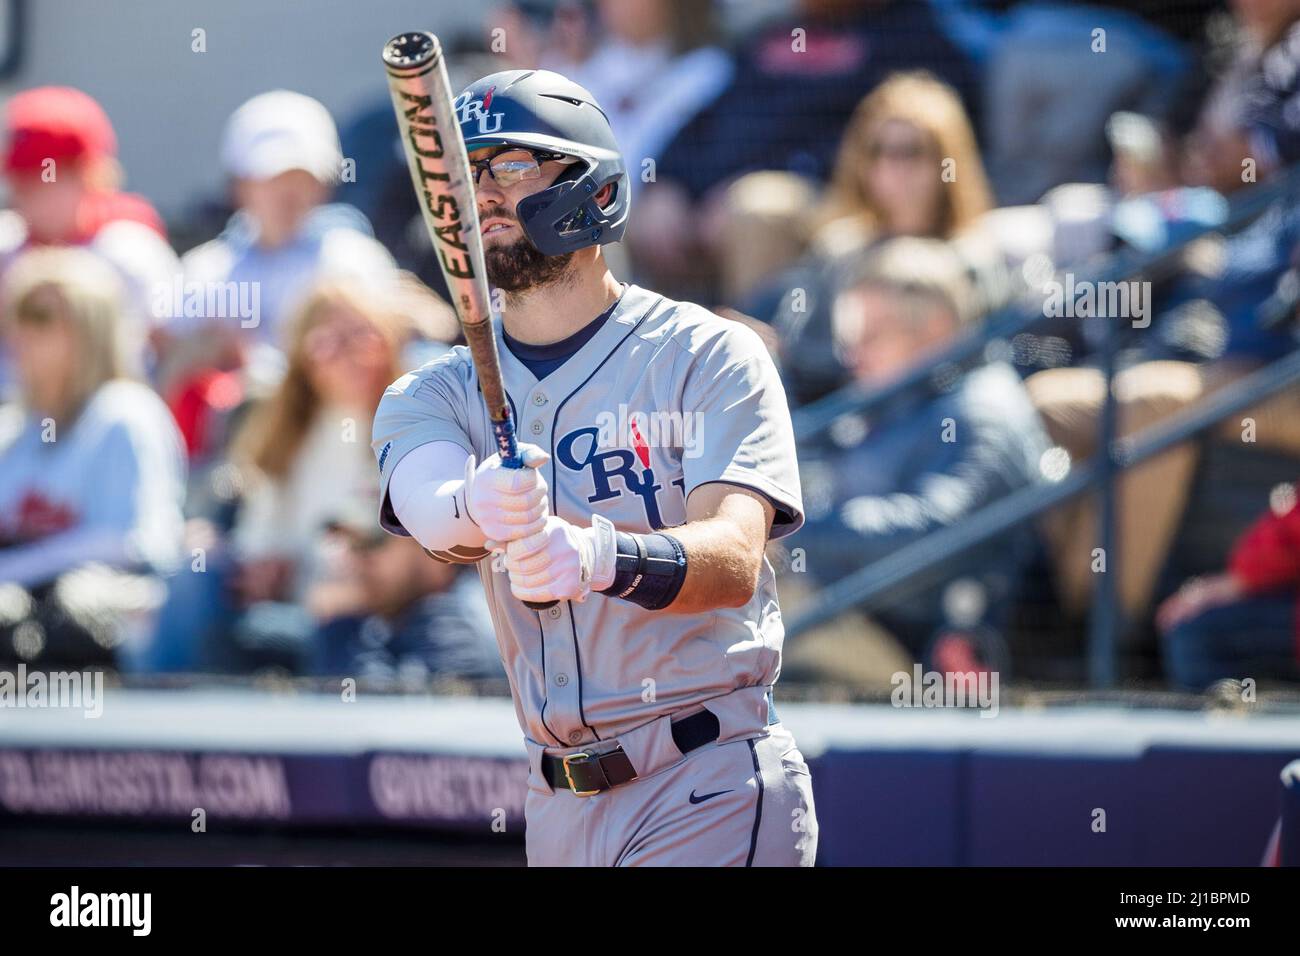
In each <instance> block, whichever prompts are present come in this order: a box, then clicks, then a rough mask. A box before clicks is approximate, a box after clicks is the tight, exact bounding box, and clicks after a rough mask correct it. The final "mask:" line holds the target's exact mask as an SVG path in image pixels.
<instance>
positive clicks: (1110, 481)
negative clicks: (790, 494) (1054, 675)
mask: <svg viewBox="0 0 1300 956" xmlns="http://www.w3.org/2000/svg"><path fill="white" fill-rule="evenodd" d="M1298 193H1300V166H1296V167H1293V168H1292V169H1290V170H1288V171H1287V172H1286V173H1285V174H1284V175H1282V176H1280V177H1279V178H1278V179H1276V180H1274V181H1271V182H1269V183H1266V184H1261V185H1259V186H1256V187H1254V188H1252V189H1251V190H1250V191H1249V192H1248V193H1246V194H1244V195H1243V196H1241V197H1240V198H1239V199H1237V200H1235V201H1234V202H1233V204H1232V206H1231V207H1230V210H1229V213H1228V216H1227V218H1226V219H1225V221H1224V222H1223V223H1221V224H1219V225H1216V226H1213V227H1207V228H1204V229H1202V230H1199V231H1197V232H1196V233H1195V234H1193V235H1189V236H1187V237H1185V238H1184V239H1182V240H1181V241H1179V242H1178V243H1176V244H1174V245H1171V246H1169V247H1167V248H1165V249H1162V250H1159V251H1157V252H1155V253H1138V252H1135V251H1125V252H1122V253H1118V254H1116V255H1114V256H1113V257H1111V259H1110V261H1108V262H1107V264H1106V265H1105V266H1103V267H1102V268H1101V269H1100V270H1098V272H1097V274H1096V277H1095V279H1094V280H1093V281H1096V282H1120V281H1131V280H1133V279H1135V278H1137V277H1139V276H1147V277H1160V276H1163V275H1168V274H1170V272H1171V271H1173V270H1174V269H1176V268H1177V267H1178V263H1179V260H1180V256H1181V253H1182V251H1183V250H1184V249H1185V248H1186V247H1187V246H1188V245H1189V244H1190V243H1192V242H1194V241H1196V240H1197V239H1200V238H1203V237H1205V236H1209V235H1214V234H1230V233H1233V232H1237V231H1240V230H1241V229H1243V228H1244V227H1245V226H1247V225H1249V224H1250V223H1251V222H1253V221H1254V220H1255V219H1256V218H1258V217H1259V216H1260V215H1261V214H1262V213H1264V212H1265V211H1266V210H1267V209H1268V208H1270V207H1271V206H1272V205H1274V204H1275V203H1278V202H1280V201H1282V200H1284V199H1288V198H1289V199H1292V200H1295V198H1296V196H1297V194H1298ZM1044 321H1046V316H1045V315H1043V314H1042V312H1041V310H1039V311H1031V310H1028V309H1023V308H1020V309H1006V310H1002V311H1001V312H999V313H998V314H997V315H995V316H994V317H993V318H992V319H990V321H988V322H986V323H985V324H984V325H983V326H982V327H980V328H978V329H974V330H972V331H971V332H970V333H967V334H966V335H965V336H963V337H962V338H961V339H959V340H958V341H956V342H954V343H953V344H952V345H951V346H950V347H949V348H948V349H946V350H944V351H943V352H942V353H941V354H940V355H938V356H936V357H935V358H934V359H932V360H931V361H929V362H927V363H925V364H924V365H922V366H920V367H917V368H915V369H913V370H911V371H910V372H909V373H907V374H906V375H905V376H904V377H902V378H901V379H900V380H898V381H897V382H895V383H892V384H890V385H888V386H885V387H883V388H878V389H874V390H871V391H867V390H864V389H861V388H859V387H857V386H854V385H849V386H846V387H845V388H842V389H840V390H839V391H837V392H835V393H833V394H831V395H829V396H827V397H826V398H824V399H822V400H820V401H818V402H816V403H814V404H812V405H809V406H807V407H806V408H804V409H801V410H799V411H798V412H796V413H795V414H794V416H793V417H794V425H795V434H796V437H797V439H798V440H800V441H806V440H808V439H811V438H815V437H817V436H819V435H820V434H821V433H822V432H824V431H825V430H826V429H828V428H829V427H830V426H831V425H832V424H833V423H834V422H835V421H836V420H837V419H839V418H840V417H841V416H844V415H850V414H864V413H868V412H870V411H872V410H873V409H877V408H880V407H882V406H884V405H885V404H887V403H889V402H891V401H893V400H894V399H895V398H897V397H899V396H901V395H903V394H906V393H909V392H912V391H915V390H919V389H928V388H931V387H932V383H933V382H935V381H936V380H938V379H940V378H941V377H948V376H947V375H946V374H945V372H946V370H949V369H952V368H954V367H957V368H961V367H962V366H963V365H964V364H965V363H969V362H970V361H972V360H973V359H976V358H978V357H979V356H980V355H981V354H983V353H984V352H985V350H986V349H988V348H989V347H990V345H992V344H993V343H995V342H997V341H998V340H1009V339H1010V338H1012V337H1013V336H1015V335H1018V334H1021V333H1023V332H1027V331H1030V330H1032V329H1033V328H1034V327H1035V326H1037V325H1038V324H1039V323H1041V322H1044ZM1104 327H1105V333H1104V336H1103V340H1102V342H1101V343H1100V345H1101V348H1100V352H1099V357H1100V359H1101V369H1100V370H1101V372H1102V375H1103V377H1104V378H1105V381H1106V390H1105V395H1106V400H1105V403H1104V406H1103V410H1102V415H1101V418H1100V422H1099V439H1098V442H1097V447H1098V449H1099V451H1098V453H1097V454H1096V455H1094V456H1093V458H1092V459H1090V460H1089V461H1087V462H1084V463H1082V464H1077V465H1075V466H1074V467H1072V468H1071V470H1070V471H1069V472H1068V473H1067V474H1066V475H1065V476H1064V477H1063V478H1061V479H1060V480H1058V481H1055V482H1052V483H1050V484H1045V485H1033V486H1030V487H1027V488H1023V489H1020V490H1019V491H1016V492H1013V493H1012V494H1010V495H1007V496H1006V497H1005V498H1002V499H1000V500H998V501H995V502H992V503H990V504H988V505H986V506H985V507H984V508H982V509H980V510H979V511H978V512H976V513H975V514H973V515H971V516H970V517H968V518H967V519H965V520H964V521H962V522H961V523H959V524H956V525H953V526H950V527H947V528H943V529H940V530H938V531H935V532H933V533H931V534H929V535H926V536H925V537H924V538H922V539H920V540H917V541H914V542H912V543H911V544H908V545H906V546H904V547H903V548H900V549H899V550H898V551H897V552H896V553H894V554H892V555H891V556H890V557H888V558H885V559H882V560H879V561H876V562H874V563H872V564H870V565H867V566H865V567H863V568H860V569H858V570H857V571H855V572H853V573H851V574H849V575H848V576H846V577H844V578H841V579H840V580H839V581H836V582H835V583H833V584H830V585H828V586H826V587H824V588H821V589H820V590H819V591H817V593H816V600H815V601H814V602H812V603H811V606H810V607H809V609H808V610H806V611H804V612H803V613H801V614H799V615H797V616H795V617H794V618H792V619H791V621H790V622H789V624H788V625H787V628H786V633H787V636H790V637H795V636H798V635H799V634H801V633H804V632H806V631H808V630H811V629H812V628H814V627H817V626H819V625H821V624H824V623H826V622H828V621H830V620H833V619H834V618H836V617H838V616H839V615H840V614H842V613H844V612H846V611H849V610H855V609H856V610H860V611H864V612H869V611H872V610H876V609H879V608H881V607H882V606H884V605H885V604H886V603H887V602H896V601H899V600H903V599H906V598H907V597H908V596H910V595H912V594H914V593H915V592H917V591H920V590H922V589H924V588H926V587H928V586H931V585H933V584H935V583H936V580H937V579H939V578H941V577H942V575H943V573H944V569H943V567H942V565H944V564H946V563H947V562H948V561H949V560H950V559H952V558H953V557H954V556H958V555H960V554H962V553H964V552H966V551H969V550H970V549H972V548H975V547H977V546H979V545H981V544H983V543H985V542H988V541H990V540H991V539H993V538H996V537H997V536H999V535H1001V534H1004V533H1006V532H1008V531H1011V530H1013V529H1014V528H1016V527H1018V526H1020V525H1022V524H1024V523H1026V522H1028V521H1031V520H1033V519H1034V518H1036V517H1038V516H1040V515H1041V514H1043V512H1045V511H1047V510H1048V509H1050V508H1053V507H1056V506H1058V505H1060V504H1062V503H1064V502H1066V501H1068V500H1069V499H1071V498H1074V497H1076V496H1078V495H1080V494H1083V493H1085V492H1087V491H1089V490H1092V489H1097V490H1098V491H1099V492H1100V496H1101V508H1100V513H1099V522H1100V528H1099V531H1100V534H1099V539H1100V541H1099V543H1100V545H1101V547H1102V548H1103V549H1105V551H1104V553H1105V554H1106V555H1107V559H1108V563H1107V571H1106V573H1105V574H1100V575H1098V578H1099V579H1100V580H1099V581H1098V585H1099V586H1098V588H1097V591H1096V593H1095V594H1094V600H1093V603H1092V615H1091V618H1090V621H1089V635H1088V672H1089V680H1090V683H1091V684H1092V685H1093V686H1094V687H1098V688H1106V687H1111V686H1113V685H1114V683H1115V678H1116V650H1115V648H1116V640H1117V635H1118V633H1119V630H1120V627H1121V614H1120V608H1119V602H1118V600H1117V598H1116V594H1115V589H1114V586H1113V580H1114V575H1115V573H1116V572H1117V569H1118V565H1117V561H1116V560H1115V559H1116V557H1117V548H1116V544H1117V537H1118V535H1117V528H1116V517H1117V507H1116V501H1115V481H1116V478H1117V476H1118V475H1119V473H1120V472H1122V471H1124V470H1126V469H1128V468H1131V467H1134V466H1135V465H1138V464H1141V463H1142V462H1144V461H1146V460H1148V459H1150V458H1152V457H1154V456H1155V455H1158V454H1160V453H1161V452H1163V451H1166V450H1168V449H1169V448H1171V447H1173V446H1175V445H1177V444H1180V443H1182V442H1185V441H1188V440H1190V439H1192V438H1195V437H1196V436H1198V435H1200V434H1201V433H1203V432H1205V431H1207V430H1208V429H1210V428H1212V427H1214V426H1215V425H1216V424H1217V423H1218V422H1220V421H1222V420H1223V419H1224V418H1226V417H1227V416H1229V415H1232V414H1234V413H1235V412H1238V411H1241V410H1243V409H1246V408H1249V407H1251V406H1253V405H1255V404H1256V403H1258V402H1260V401H1261V400H1263V399H1265V398H1268V397H1269V396H1271V395H1273V394H1276V393H1277V392H1279V391H1281V390H1282V389H1284V388H1287V387H1289V386H1292V385H1296V384H1297V383H1300V351H1296V352H1292V353H1290V354H1288V355H1287V356H1286V357H1285V358H1282V359H1280V360H1278V361H1276V362H1274V363H1272V364H1271V365H1269V366H1267V367H1265V368H1262V369H1260V370H1258V371H1257V372H1255V373H1253V374H1252V375H1250V376H1248V377H1246V378H1244V379H1242V380H1240V381H1238V382H1236V383H1234V384H1233V385H1231V386H1228V387H1226V388H1224V389H1222V390H1220V391H1218V392H1215V393H1214V394H1212V395H1210V396H1209V397H1208V398H1206V399H1204V400H1202V401H1201V402H1199V403H1198V404H1196V405H1194V406H1192V407H1189V408H1186V409H1183V410H1182V411H1181V412H1179V413H1178V414H1176V415H1174V416H1172V417H1171V418H1169V419H1167V420H1166V421H1164V422H1161V423H1159V424H1157V425H1155V426H1152V427H1151V428H1148V429H1146V430H1144V431H1143V432H1141V433H1140V434H1138V435H1133V436H1129V437H1127V438H1122V439H1121V438H1117V436H1116V411H1117V403H1116V400H1115V396H1114V389H1113V388H1112V384H1113V379H1114V375H1115V356H1116V352H1117V350H1118V339H1119V329H1118V327H1117V323H1115V322H1106V323H1104Z"/></svg>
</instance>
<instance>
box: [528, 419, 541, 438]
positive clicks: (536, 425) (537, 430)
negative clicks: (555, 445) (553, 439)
mask: <svg viewBox="0 0 1300 956" xmlns="http://www.w3.org/2000/svg"><path fill="white" fill-rule="evenodd" d="M529 428H530V429H531V431H532V433H533V434H534V435H540V434H541V433H542V423H541V422H540V421H535V422H533V423H532V425H530V426H529Z"/></svg>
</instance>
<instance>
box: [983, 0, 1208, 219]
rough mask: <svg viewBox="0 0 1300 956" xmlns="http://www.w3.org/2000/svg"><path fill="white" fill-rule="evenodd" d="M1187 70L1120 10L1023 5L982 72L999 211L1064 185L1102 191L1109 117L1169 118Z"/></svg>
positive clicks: (1173, 51) (1157, 35) (1178, 54)
mask: <svg viewBox="0 0 1300 956" xmlns="http://www.w3.org/2000/svg"><path fill="white" fill-rule="evenodd" d="M1188 67H1189V57H1188V55H1187V53H1186V51H1185V50H1184V49H1183V48H1182V47H1181V45H1179V44H1178V43H1177V42H1176V41H1175V40H1174V39H1173V38H1171V37H1170V36H1168V35H1167V34H1165V33H1164V32H1163V31H1161V30H1159V29H1157V28H1155V27H1153V26H1151V25H1150V24H1149V23H1146V22H1144V21H1143V20H1141V19H1139V18H1138V17H1137V16H1136V15H1134V14H1132V13H1129V12H1123V11H1119V10H1107V9H1099V8H1098V7H1095V6H1089V5H1085V4H1077V5H1076V4H1064V3H1026V4H1023V5H1019V6H1017V7H1016V8H1015V9H1014V10H1013V11H1012V12H1011V13H1009V14H1008V16H1007V19H1006V22H1005V23H1004V24H1003V32H1002V34H1001V36H1000V38H999V40H998V42H997V44H996V47H995V49H994V52H993V56H992V59H991V61H990V63H989V65H988V72H987V76H986V86H985V103H986V107H985V110H984V115H985V116H986V117H987V124H986V136H985V139H986V143H987V157H988V163H989V169H990V170H991V171H992V174H993V178H994V181H995V183H996V189H997V194H998V198H999V200H1000V202H1001V203H1003V204H1005V205H1019V204H1023V203H1032V202H1035V201H1037V200H1038V199H1039V198H1040V197H1041V196H1042V195H1043V194H1044V193H1045V192H1047V190H1049V189H1051V188H1052V187H1053V186H1058V185H1061V184H1063V183H1076V182H1091V183H1100V182H1103V181H1104V179H1105V175H1106V168H1107V164H1108V163H1109V161H1110V156H1109V155H1108V151H1107V148H1106V140H1105V137H1104V136H1103V130H1104V128H1105V124H1106V120H1107V118H1108V117H1109V116H1110V115H1111V114H1112V113H1114V112H1115V111H1117V110H1134V111H1137V112H1140V113H1144V114H1147V115H1153V116H1161V115H1164V114H1165V113H1167V112H1168V111H1169V110H1170V109H1171V107H1172V104H1173V101H1174V99H1175V96H1176V94H1177V92H1178V90H1179V89H1180V84H1181V82H1182V77H1183V75H1185V74H1186V72H1187V70H1188Z"/></svg>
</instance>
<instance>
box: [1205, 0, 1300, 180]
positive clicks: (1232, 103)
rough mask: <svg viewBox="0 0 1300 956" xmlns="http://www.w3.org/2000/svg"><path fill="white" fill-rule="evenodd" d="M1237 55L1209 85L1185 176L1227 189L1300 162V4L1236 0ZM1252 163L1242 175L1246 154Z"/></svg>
mask: <svg viewBox="0 0 1300 956" xmlns="http://www.w3.org/2000/svg"><path fill="white" fill-rule="evenodd" d="M1232 8H1233V14H1234V19H1235V21H1236V26H1237V31H1238V38H1237V50H1236V56H1235V58H1234V60H1233V63H1232V65H1231V67H1230V68H1229V69H1228V71H1227V72H1226V73H1225V74H1224V75H1223V76H1221V77H1220V78H1219V79H1218V81H1217V82H1216V83H1215V85H1214V87H1213V89H1212V90H1211V91H1210V94H1209V96H1208V98H1207V99H1206V102H1205V104H1204V106H1203V108H1202V110H1201V114H1200V122H1199V123H1198V124H1197V127H1196V130H1195V132H1194V133H1193V135H1192V137H1191V139H1190V143H1189V150H1188V176H1189V177H1190V179H1191V180H1192V181H1193V182H1196V183H1201V184H1204V185H1207V186H1212V187H1213V188H1215V189H1217V190H1219V191H1220V192H1224V193H1229V192H1232V191H1234V190H1236V189H1240V188H1241V186H1242V183H1243V182H1248V181H1254V179H1255V178H1259V179H1263V178H1266V177H1267V176H1268V175H1269V174H1271V173H1273V172H1275V171H1276V170H1278V169H1280V168H1282V167H1284V166H1289V165H1291V164H1293V163H1295V162H1297V161H1300V4H1298V3H1296V2H1295V0H1234V2H1233V3H1232ZM1245 160H1249V162H1250V163H1251V164H1252V165H1254V166H1255V167H1256V175H1255V176H1254V177H1250V178H1249V179H1248V178H1246V177H1245V176H1244V175H1243V174H1244V172H1245V170H1244V167H1243V161H1245Z"/></svg>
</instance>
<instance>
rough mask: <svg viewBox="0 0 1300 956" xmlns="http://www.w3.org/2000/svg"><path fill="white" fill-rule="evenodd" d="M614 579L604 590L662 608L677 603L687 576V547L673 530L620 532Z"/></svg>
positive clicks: (649, 606)
mask: <svg viewBox="0 0 1300 956" xmlns="http://www.w3.org/2000/svg"><path fill="white" fill-rule="evenodd" d="M617 540H618V557H617V558H616V559H615V563H614V583H613V584H611V585H610V586H609V587H607V588H606V589H605V590H603V591H601V592H600V593H601V594H608V595H610V596H611V597H616V598H622V599H623V600H624V601H631V602H632V603H633V604H639V605H640V606H641V607H643V608H645V609H646V610H647V611H658V610H660V609H662V608H665V607H667V606H668V605H669V604H672V603H673V599H674V598H676V597H677V592H678V591H680V590H681V589H682V582H683V581H685V580H686V549H685V548H683V547H682V543H681V542H680V541H678V540H677V539H676V538H674V537H673V536H672V535H670V534H664V533H663V532H659V533H657V534H632V533H630V532H627V531H620V532H619V533H618V539H617Z"/></svg>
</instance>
